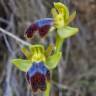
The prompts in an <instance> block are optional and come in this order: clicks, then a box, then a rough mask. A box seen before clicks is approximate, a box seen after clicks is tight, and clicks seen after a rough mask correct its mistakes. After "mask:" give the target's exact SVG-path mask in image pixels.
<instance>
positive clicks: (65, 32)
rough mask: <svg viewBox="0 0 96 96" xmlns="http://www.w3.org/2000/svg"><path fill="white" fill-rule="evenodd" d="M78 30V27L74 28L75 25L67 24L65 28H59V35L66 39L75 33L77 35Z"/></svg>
mask: <svg viewBox="0 0 96 96" xmlns="http://www.w3.org/2000/svg"><path fill="white" fill-rule="evenodd" d="M77 32H78V28H73V27H69V26H65V27H63V28H59V29H58V30H57V33H58V35H59V36H60V37H61V38H63V39H65V38H69V37H71V36H73V35H75V34H76V33H77Z"/></svg>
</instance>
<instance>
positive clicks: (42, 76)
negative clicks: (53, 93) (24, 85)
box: [26, 62, 50, 92]
mask: <svg viewBox="0 0 96 96" xmlns="http://www.w3.org/2000/svg"><path fill="white" fill-rule="evenodd" d="M26 79H27V81H28V83H29V84H30V85H31V87H32V90H33V92H38V90H40V91H45V90H46V88H47V81H49V80H50V71H49V70H48V69H47V68H46V67H45V65H44V63H43V62H35V63H34V64H33V65H32V67H31V68H30V69H29V71H28V72H27V73H26Z"/></svg>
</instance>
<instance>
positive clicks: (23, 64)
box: [11, 59, 32, 72]
mask: <svg viewBox="0 0 96 96" xmlns="http://www.w3.org/2000/svg"><path fill="white" fill-rule="evenodd" d="M11 63H12V64H14V65H15V66H16V67H17V68H18V69H20V70H21V71H23V72H27V71H28V70H29V68H30V67H31V66H32V61H31V60H24V59H13V60H11Z"/></svg>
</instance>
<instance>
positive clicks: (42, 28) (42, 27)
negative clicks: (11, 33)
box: [25, 18, 53, 38]
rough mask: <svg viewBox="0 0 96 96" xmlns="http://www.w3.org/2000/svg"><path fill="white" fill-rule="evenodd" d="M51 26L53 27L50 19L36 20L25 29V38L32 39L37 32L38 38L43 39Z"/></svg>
mask: <svg viewBox="0 0 96 96" xmlns="http://www.w3.org/2000/svg"><path fill="white" fill-rule="evenodd" d="M52 25H53V19H52V18H44V19H40V20H37V21H35V22H34V23H32V24H31V25H30V26H29V27H28V28H27V30H26V32H25V36H26V37H27V38H32V37H33V36H34V33H35V32H36V31H38V32H39V35H40V37H44V36H45V35H46V34H47V33H48V31H49V29H50V27H51V26H52Z"/></svg>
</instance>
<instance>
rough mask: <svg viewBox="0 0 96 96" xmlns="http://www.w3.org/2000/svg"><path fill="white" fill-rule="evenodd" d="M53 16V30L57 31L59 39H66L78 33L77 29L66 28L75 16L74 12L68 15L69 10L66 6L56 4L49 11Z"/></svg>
mask: <svg viewBox="0 0 96 96" xmlns="http://www.w3.org/2000/svg"><path fill="white" fill-rule="evenodd" d="M51 12H52V15H53V22H54V26H53V27H54V29H57V34H58V35H59V36H60V37H61V38H68V37H70V36H73V35H75V34H76V33H77V32H78V28H73V27H70V26H68V24H69V23H70V22H72V21H73V19H74V18H75V16H76V11H74V12H73V13H72V14H71V15H69V10H68V8H67V6H66V5H64V4H62V3H60V2H57V3H54V7H53V8H52V10H51Z"/></svg>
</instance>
